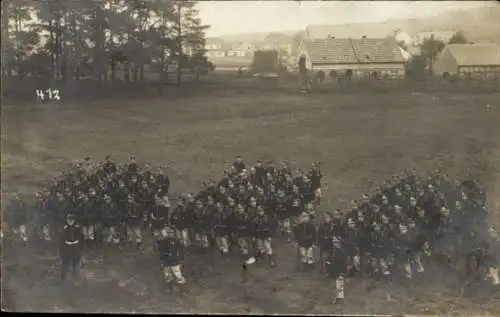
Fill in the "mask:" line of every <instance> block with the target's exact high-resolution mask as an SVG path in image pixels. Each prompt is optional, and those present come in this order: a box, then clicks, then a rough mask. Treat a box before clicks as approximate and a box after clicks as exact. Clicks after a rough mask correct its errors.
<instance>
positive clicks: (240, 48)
mask: <svg viewBox="0 0 500 317" xmlns="http://www.w3.org/2000/svg"><path fill="white" fill-rule="evenodd" d="M254 51H255V46H254V45H253V44H250V43H244V42H243V43H238V44H235V45H233V47H232V48H231V49H230V50H228V52H227V56H229V57H247V56H253V52H254Z"/></svg>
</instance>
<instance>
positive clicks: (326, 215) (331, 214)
mask: <svg viewBox="0 0 500 317" xmlns="http://www.w3.org/2000/svg"><path fill="white" fill-rule="evenodd" d="M325 217H330V218H331V217H333V213H332V212H330V211H327V212H325Z"/></svg>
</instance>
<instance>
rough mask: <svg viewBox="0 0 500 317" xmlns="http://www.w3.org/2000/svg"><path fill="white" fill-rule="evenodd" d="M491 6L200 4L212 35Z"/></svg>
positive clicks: (448, 3)
mask: <svg viewBox="0 0 500 317" xmlns="http://www.w3.org/2000/svg"><path fill="white" fill-rule="evenodd" d="M484 5H491V2H482V1H462V2H458V1H432V2H430V1H423V2H420V1H300V2H299V1H200V2H199V3H198V10H199V11H200V18H201V19H202V21H203V23H205V24H208V25H211V28H210V30H208V31H207V35H208V36H220V35H227V34H235V33H252V32H270V31H289V30H300V29H304V28H305V27H306V26H307V25H308V24H342V23H352V22H379V21H385V20H388V19H394V18H418V17H425V16H431V15H435V14H438V13H440V12H444V11H447V10H456V9H466V8H472V7H480V6H484Z"/></svg>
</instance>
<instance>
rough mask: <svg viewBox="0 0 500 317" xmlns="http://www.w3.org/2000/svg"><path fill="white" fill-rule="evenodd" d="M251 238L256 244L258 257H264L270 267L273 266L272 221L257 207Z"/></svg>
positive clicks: (273, 226) (273, 225)
mask: <svg viewBox="0 0 500 317" xmlns="http://www.w3.org/2000/svg"><path fill="white" fill-rule="evenodd" d="M252 223H253V228H252V229H253V230H252V233H253V237H254V238H255V239H256V242H257V249H258V253H259V255H266V256H267V257H268V263H269V265H270V266H274V265H275V263H274V260H273V249H272V245H271V239H272V237H273V234H274V232H273V231H274V230H273V229H274V228H275V224H274V220H273V218H272V217H271V216H270V215H267V214H265V213H264V210H263V209H262V208H260V207H259V209H258V213H257V216H256V217H255V218H254V219H253V221H252Z"/></svg>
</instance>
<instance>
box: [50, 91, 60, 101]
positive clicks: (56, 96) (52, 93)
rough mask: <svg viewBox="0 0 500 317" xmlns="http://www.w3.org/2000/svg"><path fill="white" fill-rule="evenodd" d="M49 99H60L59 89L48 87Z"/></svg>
mask: <svg viewBox="0 0 500 317" xmlns="http://www.w3.org/2000/svg"><path fill="white" fill-rule="evenodd" d="M49 99H54V100H61V97H59V89H49Z"/></svg>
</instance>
